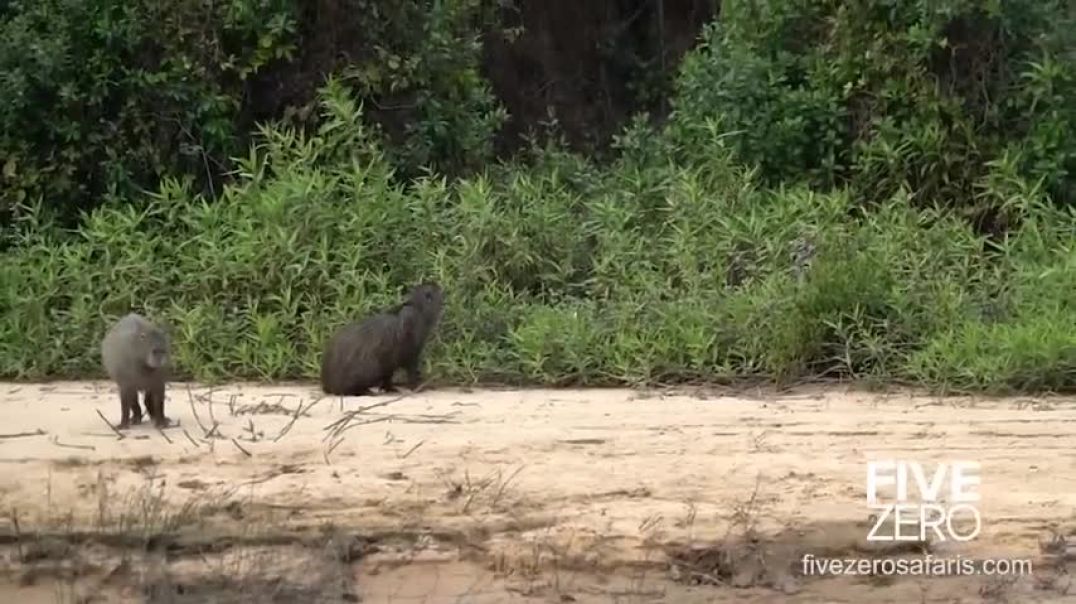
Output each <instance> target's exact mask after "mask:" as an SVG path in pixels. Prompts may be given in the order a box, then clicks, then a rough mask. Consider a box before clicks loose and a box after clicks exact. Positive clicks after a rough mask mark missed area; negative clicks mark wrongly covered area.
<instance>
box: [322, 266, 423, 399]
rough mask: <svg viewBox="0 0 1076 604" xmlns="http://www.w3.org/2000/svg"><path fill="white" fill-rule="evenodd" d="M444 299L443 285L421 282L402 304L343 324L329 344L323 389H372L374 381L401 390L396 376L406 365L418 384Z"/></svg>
mask: <svg viewBox="0 0 1076 604" xmlns="http://www.w3.org/2000/svg"><path fill="white" fill-rule="evenodd" d="M443 305H444V298H443V294H442V292H441V287H440V286H439V285H437V284H436V283H422V284H420V285H418V286H416V287H415V288H414V289H412V290H411V293H410V295H409V296H408V298H407V300H406V301H405V302H404V303H403V304H401V305H399V306H397V307H395V308H393V309H391V310H387V311H384V312H380V313H378V314H375V315H373V316H371V317H369V318H367V319H366V320H364V321H362V322H361V323H349V324H347V325H345V326H343V327H341V328H340V329H339V330H337V331H336V333H334V334H333V336H332V337H331V338H329V341H328V342H327V343H326V345H325V351H324V354H323V356H322V359H321V389H322V390H323V391H325V393H326V394H333V395H340V396H345V395H346V396H362V395H367V394H370V388H372V387H374V386H380V387H381V390H382V391H383V392H396V388H395V387H394V386H393V385H392V378H393V374H395V373H396V370H397V369H399V368H401V367H402V368H404V370H406V371H407V378H408V386H409V387H410V388H411V389H412V390H414V389H415V388H416V387H418V384H419V382H420V381H421V373H420V369H419V364H420V362H421V357H422V349H423V348H424V347H425V345H426V340H427V338H429V336H430V333H431V332H432V331H433V329H434V327H436V326H437V323H438V321H440V319H441V311H442V307H443Z"/></svg>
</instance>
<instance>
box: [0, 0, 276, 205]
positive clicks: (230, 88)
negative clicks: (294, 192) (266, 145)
mask: <svg viewBox="0 0 1076 604" xmlns="http://www.w3.org/2000/svg"><path fill="white" fill-rule="evenodd" d="M294 26H295V20H294V15H293V12H292V6H291V2H290V0H229V1H227V2H213V3H205V2H201V1H197V0H178V1H176V2H156V1H150V0H134V1H130V2H129V1H125V0H40V1H38V0H35V1H33V2H30V1H22V0H14V1H12V2H5V3H3V7H2V8H0V158H2V164H3V165H2V168H3V169H2V171H0V223H2V220H3V219H4V218H5V215H9V214H10V213H11V212H12V211H13V210H14V209H15V208H17V207H19V205H21V204H23V203H28V202H29V203H33V202H35V201H36V200H38V199H41V200H42V201H44V203H45V207H46V208H49V209H55V210H57V211H58V213H59V215H61V216H62V217H69V216H71V215H72V214H73V213H74V212H75V211H77V210H78V209H80V208H88V207H91V206H94V205H96V204H98V203H100V201H102V200H104V199H107V198H116V197H126V196H131V195H133V194H135V193H136V192H137V191H138V190H139V189H140V188H148V189H151V190H152V189H155V188H156V187H157V183H158V180H159V179H160V177H162V176H166V175H178V174H189V175H195V176H197V177H198V178H199V179H201V180H202V182H203V183H205V184H207V185H208V184H209V182H210V181H212V180H213V179H214V178H215V177H216V176H218V175H219V174H220V173H222V172H223V170H222V167H221V166H219V165H217V164H218V163H219V162H221V161H222V160H226V159H227V158H228V157H230V156H231V155H234V154H236V153H238V152H240V151H241V150H242V148H243V146H244V144H245V142H244V141H243V139H242V137H241V136H240V134H242V132H241V131H240V129H239V128H238V124H237V120H238V117H239V111H240V107H241V105H242V103H243V92H244V83H245V82H246V81H247V80H248V79H249V78H250V77H251V76H252V75H254V74H256V73H257V72H259V70H261V69H263V68H265V67H266V65H267V64H269V63H271V62H272V61H273V60H275V59H279V58H282V57H286V56H288V55H289V53H290V52H291V51H292V49H293V45H294V40H293V39H292V36H291V34H292V32H293V31H294Z"/></svg>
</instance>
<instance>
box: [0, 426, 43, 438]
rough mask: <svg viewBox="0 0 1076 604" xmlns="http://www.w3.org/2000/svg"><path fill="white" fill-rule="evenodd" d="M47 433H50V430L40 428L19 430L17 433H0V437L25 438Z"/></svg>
mask: <svg viewBox="0 0 1076 604" xmlns="http://www.w3.org/2000/svg"><path fill="white" fill-rule="evenodd" d="M46 434H48V432H45V431H44V430H42V429H41V428H38V429H37V430H35V431H33V432H17V433H15V434H0V438H25V437H27V436H44V435H46Z"/></svg>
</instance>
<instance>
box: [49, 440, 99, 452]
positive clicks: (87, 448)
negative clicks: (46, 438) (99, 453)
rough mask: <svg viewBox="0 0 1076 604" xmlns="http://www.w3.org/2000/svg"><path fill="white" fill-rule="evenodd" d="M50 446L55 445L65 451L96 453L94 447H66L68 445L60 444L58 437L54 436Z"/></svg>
mask: <svg viewBox="0 0 1076 604" xmlns="http://www.w3.org/2000/svg"><path fill="white" fill-rule="evenodd" d="M52 444H54V445H56V446H57V447H63V448H65V449H81V450H83V451H96V450H97V448H96V447H93V446H91V445H68V444H65V443H62V442H60V439H59V437H55V436H54V437H52Z"/></svg>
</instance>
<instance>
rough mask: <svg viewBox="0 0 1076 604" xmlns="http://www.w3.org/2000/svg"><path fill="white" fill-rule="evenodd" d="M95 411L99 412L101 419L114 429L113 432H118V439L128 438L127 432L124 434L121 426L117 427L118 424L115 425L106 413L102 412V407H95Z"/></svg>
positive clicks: (110, 428)
mask: <svg viewBox="0 0 1076 604" xmlns="http://www.w3.org/2000/svg"><path fill="white" fill-rule="evenodd" d="M94 411H96V412H97V415H98V416H99V417H100V418H101V421H103V422H105V425H106V426H108V429H109V430H112V431H113V432H115V433H116V436H118V437H119V439H118V440H123V439H125V438H127V435H126V434H124V433H123V432H120V430H119V428H117V427H116V426H113V425H112V422H110V421H108V419H107V418H106V417H105V414H104V413H101V410H100V409H94Z"/></svg>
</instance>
